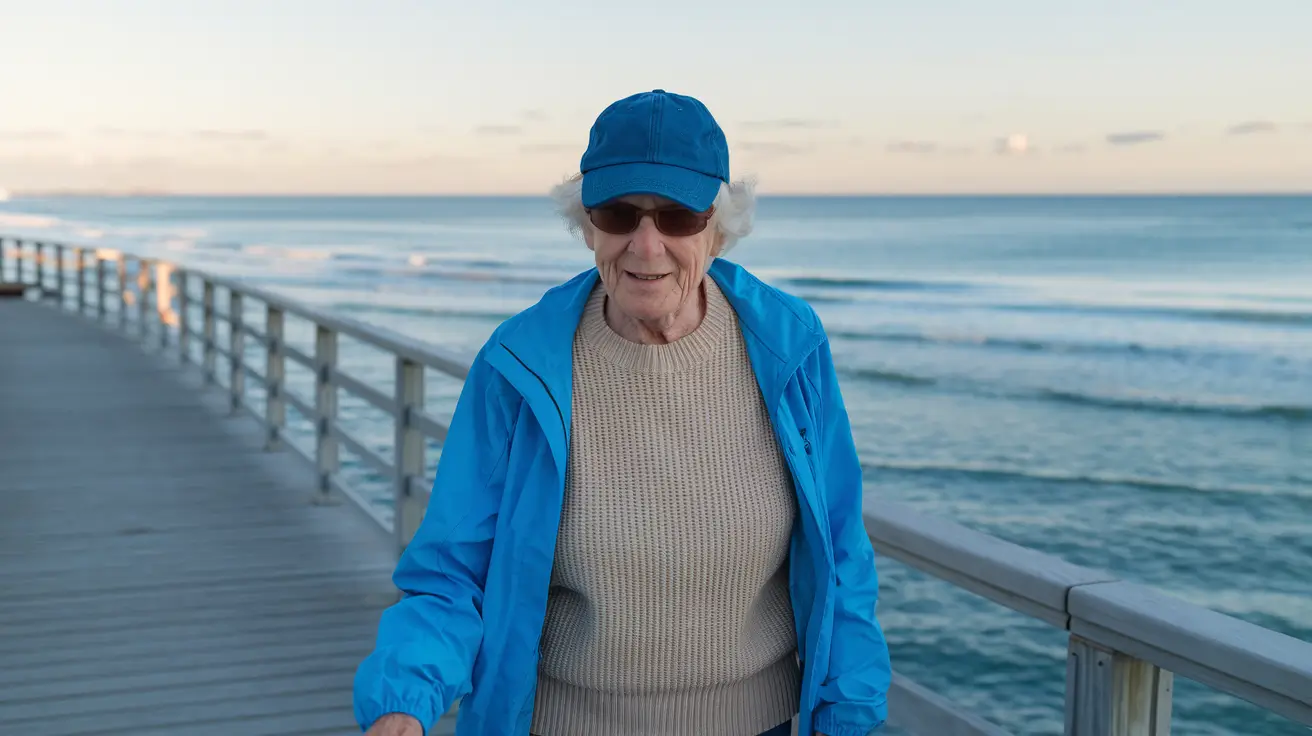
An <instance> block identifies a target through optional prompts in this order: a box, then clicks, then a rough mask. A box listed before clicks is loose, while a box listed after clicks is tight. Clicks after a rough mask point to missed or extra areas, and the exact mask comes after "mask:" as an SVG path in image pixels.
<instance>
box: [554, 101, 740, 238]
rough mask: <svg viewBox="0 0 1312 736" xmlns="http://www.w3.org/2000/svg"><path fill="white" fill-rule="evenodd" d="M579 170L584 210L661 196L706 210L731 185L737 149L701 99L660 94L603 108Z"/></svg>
mask: <svg viewBox="0 0 1312 736" xmlns="http://www.w3.org/2000/svg"><path fill="white" fill-rule="evenodd" d="M579 171H581V172H583V206H584V207H596V206H597V205H599V204H601V203H603V202H607V201H609V200H612V199H615V198H617V197H623V196H626V195H629V194H654V195H657V196H660V197H665V198H666V199H671V200H673V201H675V202H678V203H679V204H681V205H683V206H684V207H687V208H689V209H691V210H694V211H696V212H705V211H706V210H707V209H708V208H709V207H710V206H711V204H712V203H714V202H715V195H717V194H719V192H720V182H727V181H729V144H728V143H727V142H726V141H725V139H724V131H722V130H720V126H719V125H718V124H717V123H716V122H715V118H714V117H712V116H711V111H710V110H707V109H706V106H705V105H703V104H702V103H701V102H700V101H698V100H697V99H695V98H692V97H688V96H686V95H677V94H674V93H672V92H666V91H665V90H663V89H656V90H652V91H651V92H640V93H638V94H636V95H631V96H629V97H625V98H624V99H622V100H619V101H617V102H613V103H611V104H610V106H609V107H607V108H606V109H605V110H602V112H601V115H598V116H597V120H596V122H594V123H593V124H592V132H591V133H590V134H589V136H588V150H586V151H584V152H583V159H582V161H580V163H579Z"/></svg>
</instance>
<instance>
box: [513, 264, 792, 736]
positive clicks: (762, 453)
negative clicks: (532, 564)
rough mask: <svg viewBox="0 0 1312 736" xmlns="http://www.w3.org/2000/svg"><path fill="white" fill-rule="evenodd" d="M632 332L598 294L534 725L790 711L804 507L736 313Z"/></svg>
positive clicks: (710, 310)
mask: <svg viewBox="0 0 1312 736" xmlns="http://www.w3.org/2000/svg"><path fill="white" fill-rule="evenodd" d="M705 283H706V297H707V309H706V317H705V319H704V320H703V322H702V324H701V325H700V326H699V327H698V328H697V329H696V330H695V331H694V332H692V333H691V334H689V335H687V336H686V337H684V338H682V339H680V340H677V341H675V342H673V343H670V344H668V345H639V344H636V343H632V342H629V341H627V340H625V339H624V338H622V337H620V336H619V335H617V334H616V333H615V332H613V331H612V330H611V329H610V327H609V326H607V324H606V321H605V317H604V309H605V293H604V291H603V290H602V289H601V287H600V286H598V288H597V290H596V291H595V292H594V293H593V295H592V298H591V299H590V300H589V302H588V304H587V307H586V309H585V312H584V315H583V319H582V320H581V322H580V325H579V329H578V331H577V333H576V336H575V343H574V398H573V414H574V418H573V424H572V427H571V435H572V439H571V442H570V449H569V453H570V454H569V466H568V469H567V474H566V485H565V501H564V508H563V510H562V513H561V519H560V531H559V538H558V542H557V545H556V557H555V565H554V568H553V572H552V581H551V584H552V587H551V592H550V596H549V599H548V604H547V617H546V623H545V626H544V629H543V635H542V658H541V663H540V666H539V677H538V687H537V698H536V702H535V706H534V715H533V725H532V733H534V734H538V735H539V736H684V735H686V736H756V734H759V733H761V732H762V731H765V730H768V729H769V728H771V727H773V726H775V725H778V724H779V723H782V722H783V721H786V720H788V719H789V718H790V717H792V716H793V715H794V714H796V713H797V706H798V699H799V689H800V674H799V671H798V665H797V658H796V646H797V641H796V637H795V634H794V626H793V615H792V606H791V603H790V601H789V593H788V568H787V562H786V560H787V555H788V542H789V535H790V531H791V529H792V525H793V520H794V518H795V515H796V513H797V509H796V501H795V495H794V492H793V488H792V480H791V477H790V475H789V473H788V468H787V465H786V463H785V462H784V460H783V459H782V456H781V455H780V452H779V446H778V442H777V441H776V439H775V437H774V433H773V431H772V429H771V424H770V420H769V416H768V414H767V412H766V408H765V406H764V402H763V401H762V399H761V393H760V390H759V388H758V387H757V383H756V379H755V376H754V375H753V373H752V368H751V364H750V363H749V361H748V357H747V353H746V348H745V346H744V344H743V339H742V334H741V331H740V330H739V328H738V323H737V317H736V315H735V314H734V312H733V309H732V308H731V307H730V305H729V303H728V302H727V301H726V300H725V297H724V295H723V294H722V293H721V292H720V290H719V289H718V287H716V285H715V284H714V283H713V282H712V281H711V279H710V278H709V277H708V278H706V279H705Z"/></svg>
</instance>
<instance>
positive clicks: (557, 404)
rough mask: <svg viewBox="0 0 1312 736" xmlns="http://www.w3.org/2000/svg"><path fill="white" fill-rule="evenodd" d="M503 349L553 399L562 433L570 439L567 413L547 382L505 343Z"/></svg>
mask: <svg viewBox="0 0 1312 736" xmlns="http://www.w3.org/2000/svg"><path fill="white" fill-rule="evenodd" d="M501 347H502V348H504V349H505V351H506V352H507V353H510V357H512V358H514V359H515V360H517V361H519V364H520V365H521V366H523V367H524V370H526V371H528V372H529V373H531V374H532V375H533V377H534V378H536V379H538V383H540V384H542V390H543V392H545V393H546V394H547V398H548V399H551V405H552V406H554V407H556V416H557V417H560V429H561V431H562V432H564V433H565V436H566V437H569V428H568V427H566V426H565V413H564V412H563V411H561V410H560V402H558V401H556V397H555V396H553V395H552V393H551V389H550V388H548V387H547V382H546V381H544V380H542V376H539V375H538V374H537V371H535V370H533V369H532V368H529V367H528V363H525V362H524V361H523V360H522V359H520V357H519V356H518V355H515V351H513V350H511V349H510V348H508V347H506V345H505V343H502V344H501Z"/></svg>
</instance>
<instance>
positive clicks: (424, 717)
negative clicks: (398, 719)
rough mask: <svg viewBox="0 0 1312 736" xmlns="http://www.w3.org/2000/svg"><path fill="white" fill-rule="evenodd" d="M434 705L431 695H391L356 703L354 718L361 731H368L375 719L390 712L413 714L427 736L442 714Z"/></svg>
mask: <svg viewBox="0 0 1312 736" xmlns="http://www.w3.org/2000/svg"><path fill="white" fill-rule="evenodd" d="M436 705H437V704H436V703H435V702H434V698H433V697H432V696H431V695H429V696H417V697H410V698H402V697H394V696H392V697H387V698H384V699H382V700H373V701H369V702H364V703H357V704H356V707H355V719H356V721H358V722H359V724H360V730H361V731H368V730H369V727H370V726H372V725H373V724H374V722H375V721H377V720H378V719H380V718H382V717H383V716H385V715H388V714H390V713H400V714H403V715H407V716H413V717H414V719H415V720H417V721H419V727H420V728H422V729H423V731H424V736H428V732H429V731H431V730H432V728H433V724H435V723H437V719H438V718H441V717H442V714H441V713H438V712H437V707H436Z"/></svg>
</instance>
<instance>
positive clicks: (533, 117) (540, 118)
mask: <svg viewBox="0 0 1312 736" xmlns="http://www.w3.org/2000/svg"><path fill="white" fill-rule="evenodd" d="M519 117H520V119H521V120H524V121H526V122H530V123H541V122H545V121H546V120H547V111H546V110H536V109H534V110H525V111H523V112H521V113H520V114H519Z"/></svg>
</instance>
